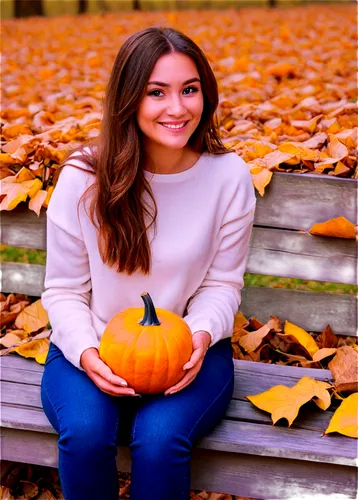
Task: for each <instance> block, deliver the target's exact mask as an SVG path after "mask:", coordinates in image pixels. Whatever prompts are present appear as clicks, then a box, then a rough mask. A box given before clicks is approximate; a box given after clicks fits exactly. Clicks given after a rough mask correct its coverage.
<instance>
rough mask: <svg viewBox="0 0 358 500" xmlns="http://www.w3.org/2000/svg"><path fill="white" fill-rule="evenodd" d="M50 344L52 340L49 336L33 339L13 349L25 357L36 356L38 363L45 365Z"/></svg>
mask: <svg viewBox="0 0 358 500" xmlns="http://www.w3.org/2000/svg"><path fill="white" fill-rule="evenodd" d="M49 346H50V341H49V339H48V338H46V339H39V340H32V341H31V342H28V343H26V344H23V345H20V346H18V347H16V348H14V349H13V351H15V352H17V353H18V354H20V356H23V357H24V358H35V360H36V361H37V362H38V363H40V364H41V365H44V364H45V361H46V358H47V354H48V350H49Z"/></svg>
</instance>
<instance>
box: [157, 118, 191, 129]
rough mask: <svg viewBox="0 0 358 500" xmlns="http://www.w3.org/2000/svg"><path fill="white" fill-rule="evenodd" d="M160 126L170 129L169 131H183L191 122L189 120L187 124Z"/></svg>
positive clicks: (164, 124) (165, 124)
mask: <svg viewBox="0 0 358 500" xmlns="http://www.w3.org/2000/svg"><path fill="white" fill-rule="evenodd" d="M159 123H160V125H163V127H165V128H167V129H169V130H181V129H183V128H184V127H186V125H187V124H188V123H189V120H187V121H186V122H183V123H179V124H178V125H171V124H170V123H161V122H159Z"/></svg>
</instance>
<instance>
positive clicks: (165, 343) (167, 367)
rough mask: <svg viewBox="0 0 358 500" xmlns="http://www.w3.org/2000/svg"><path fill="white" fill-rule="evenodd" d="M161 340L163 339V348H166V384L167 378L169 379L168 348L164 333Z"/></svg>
mask: <svg viewBox="0 0 358 500" xmlns="http://www.w3.org/2000/svg"><path fill="white" fill-rule="evenodd" d="M163 340H164V345H165V348H166V350H167V362H166V364H167V366H166V369H167V377H166V382H165V384H166V385H168V380H169V376H170V373H169V362H168V361H169V349H168V342H167V337H166V335H164V336H163Z"/></svg>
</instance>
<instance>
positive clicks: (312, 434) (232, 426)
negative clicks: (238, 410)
mask: <svg viewBox="0 0 358 500" xmlns="http://www.w3.org/2000/svg"><path fill="white" fill-rule="evenodd" d="M200 447H201V448H205V449H207V450H217V451H226V452H232V453H247V454H249V455H261V456H268V457H278V458H283V457H284V458H292V459H295V460H308V461H312V462H323V463H334V464H338V465H348V466H351V467H356V465H357V458H356V457H357V443H356V441H355V440H354V439H350V438H345V437H344V436H341V435H340V434H328V435H327V436H324V437H321V435H320V433H319V432H317V431H310V430H303V429H295V428H293V427H291V428H288V427H282V426H278V425H275V426H272V425H262V424H256V423H251V422H239V423H238V422H237V421H235V420H226V419H225V420H222V421H221V422H220V423H219V424H218V425H217V426H216V427H215V429H213V431H212V432H211V433H210V434H209V435H208V436H206V437H204V438H203V439H202V440H201V441H200Z"/></svg>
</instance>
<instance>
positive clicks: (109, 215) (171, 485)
mask: <svg viewBox="0 0 358 500" xmlns="http://www.w3.org/2000/svg"><path fill="white" fill-rule="evenodd" d="M217 105H218V90H217V84H216V81H215V77H214V75H213V72H212V70H211V68H210V65H209V64H208V62H207V60H206V58H205V56H204V54H203V53H202V51H201V50H200V49H199V47H198V46H197V45H196V44H195V43H194V42H193V41H192V40H190V39H189V38H188V37H186V36H185V35H183V34H182V33H180V32H178V31H175V30H173V29H169V28H163V29H162V28H156V27H152V28H148V29H145V30H142V31H140V32H138V33H136V34H134V35H133V36H131V37H130V38H129V39H128V40H127V41H126V42H125V43H124V45H123V46H122V48H121V49H120V51H119V53H118V55H117V58H116V60H115V63H114V66H113V70H112V73H111V76H110V80H109V84H108V88H107V92H106V96H105V100H104V109H103V120H102V128H101V131H100V134H99V136H98V138H97V140H96V141H95V142H94V143H92V144H91V145H87V146H86V147H84V148H82V149H81V150H77V151H76V152H75V153H73V154H71V156H70V158H69V159H68V160H67V161H66V162H64V166H63V168H62V170H61V174H60V176H59V179H58V182H57V185H56V189H55V191H54V193H53V196H52V199H51V202H50V204H49V208H48V211H47V273H46V279H45V287H46V291H45V292H44V293H43V295H42V301H43V305H44V307H45V309H46V310H47V311H48V314H49V318H50V322H51V326H52V329H53V330H52V336H51V341H52V342H51V346H50V351H49V355H48V357H47V360H46V364H45V371H44V375H43V380H42V402H43V407H44V410H45V412H46V415H47V416H48V418H49V420H50V422H51V424H52V425H53V427H54V428H55V429H56V431H57V432H58V434H59V440H58V447H59V474H60V480H61V485H62V488H63V493H64V496H65V498H66V500H95V499H96V500H112V499H113V500H115V499H117V498H118V483H117V472H116V463H115V457H116V453H117V445H118V444H128V445H129V446H130V450H131V456H132V469H131V474H132V475H131V500H187V499H188V498H189V491H190V459H191V452H192V448H193V445H194V444H195V443H197V442H198V440H199V439H200V438H201V437H203V436H205V435H206V434H207V433H209V431H211V430H212V429H213V427H214V426H215V425H216V424H217V423H218V422H219V421H220V420H221V419H222V417H223V416H224V414H225V412H226V410H227V407H228V404H229V402H230V399H231V396H232V391H233V383H234V370H233V360H232V349H231V342H230V337H231V334H232V328H233V320H234V315H235V313H236V312H237V310H238V306H239V304H240V290H241V289H242V287H243V274H244V270H245V263H246V258H247V252H248V244H249V239H250V234H251V230H252V223H253V217H254V208H255V202H256V200H255V194H254V188H253V186H252V182H251V177H250V173H249V170H248V168H247V166H246V164H245V162H244V161H243V160H242V159H240V158H239V157H238V156H237V155H236V154H235V153H232V152H228V151H227V150H226V149H225V148H224V146H223V145H222V143H221V141H220V138H219V135H218V130H217V129H216V127H215V120H214V112H215V110H216V108H217ZM145 291H146V292H149V293H150V295H151V296H152V298H153V302H154V303H155V304H156V306H157V307H160V308H164V309H167V310H171V311H173V312H175V313H177V314H178V315H180V316H182V317H183V318H184V320H185V321H186V322H187V323H188V325H189V326H190V329H191V331H192V335H193V337H192V339H193V354H192V357H191V359H190V360H189V362H188V363H186V365H185V366H184V370H185V371H186V374H185V376H184V377H183V378H182V380H181V381H179V382H178V383H177V384H176V385H175V386H173V387H170V388H169V389H168V390H167V391H165V393H161V394H156V395H150V396H142V397H138V396H140V395H138V394H136V393H135V391H134V390H133V389H132V388H131V387H128V386H127V384H126V381H125V380H123V379H121V378H120V377H118V376H116V375H114V374H113V373H112V371H111V370H110V368H109V367H108V366H107V365H106V364H105V363H103V362H102V361H101V360H100V359H99V355H98V347H99V342H100V338H101V335H102V333H103V331H104V329H105V327H106V324H107V323H108V321H109V320H110V319H111V318H112V317H113V316H114V315H115V314H116V313H117V312H119V311H121V310H124V309H127V308H128V307H142V299H141V293H143V292H145Z"/></svg>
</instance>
